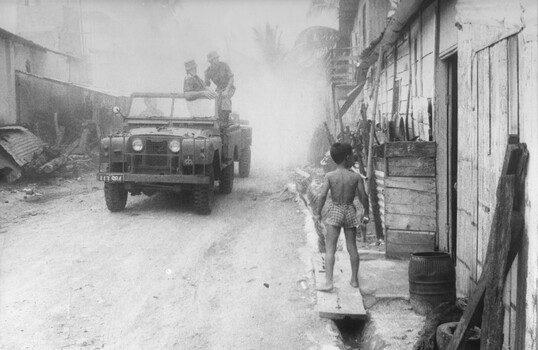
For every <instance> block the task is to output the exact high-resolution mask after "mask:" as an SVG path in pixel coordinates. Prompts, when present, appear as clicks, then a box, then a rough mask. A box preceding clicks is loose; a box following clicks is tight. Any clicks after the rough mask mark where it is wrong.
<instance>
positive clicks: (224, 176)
mask: <svg viewBox="0 0 538 350" xmlns="http://www.w3.org/2000/svg"><path fill="white" fill-rule="evenodd" d="M234 172H235V168H234V162H231V163H230V164H229V165H228V166H227V167H226V168H224V169H222V171H221V173H220V181H219V190H220V193H223V194H230V193H232V189H233V187H234Z"/></svg>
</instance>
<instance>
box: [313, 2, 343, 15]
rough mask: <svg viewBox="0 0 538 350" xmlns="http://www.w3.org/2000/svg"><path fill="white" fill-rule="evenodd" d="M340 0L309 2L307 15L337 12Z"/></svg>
mask: <svg viewBox="0 0 538 350" xmlns="http://www.w3.org/2000/svg"><path fill="white" fill-rule="evenodd" d="M339 3H340V0H310V9H309V10H308V15H309V16H312V15H317V14H320V13H322V12H326V11H338V5H339Z"/></svg>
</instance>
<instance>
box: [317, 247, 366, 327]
mask: <svg viewBox="0 0 538 350" xmlns="http://www.w3.org/2000/svg"><path fill="white" fill-rule="evenodd" d="M324 256H325V255H324V254H319V253H316V254H313V255H312V266H313V268H314V279H315V282H316V286H317V285H318V284H322V283H323V282H324V281H325V269H324V266H323V259H324ZM350 276H351V266H350V265H349V258H348V255H347V253H346V252H337V253H336V263H335V264H334V289H333V291H332V292H331V293H326V292H319V291H316V299H317V305H316V311H317V312H318V313H319V316H320V317H323V318H329V319H332V320H341V319H343V318H345V317H349V318H351V319H356V320H365V319H366V318H367V315H366V310H365V309H364V303H363V301H362V294H361V292H360V290H359V288H353V287H351V286H350V285H349V279H350Z"/></svg>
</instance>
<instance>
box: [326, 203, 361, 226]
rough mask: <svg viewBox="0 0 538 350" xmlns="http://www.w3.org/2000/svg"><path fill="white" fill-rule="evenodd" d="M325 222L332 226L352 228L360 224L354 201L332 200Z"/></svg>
mask: <svg viewBox="0 0 538 350" xmlns="http://www.w3.org/2000/svg"><path fill="white" fill-rule="evenodd" d="M325 223H326V224H328V225H332V226H337V227H343V228H352V227H357V226H359V220H358V219H357V210H356V209H355V206H354V205H353V204H352V203H349V204H341V203H334V202H332V203H331V204H330V205H329V211H328V212H327V217H326V219H325Z"/></svg>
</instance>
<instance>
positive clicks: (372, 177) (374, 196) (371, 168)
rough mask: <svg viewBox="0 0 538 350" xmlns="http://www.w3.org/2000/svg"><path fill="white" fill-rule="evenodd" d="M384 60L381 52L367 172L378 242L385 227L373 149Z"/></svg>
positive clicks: (378, 63)
mask: <svg viewBox="0 0 538 350" xmlns="http://www.w3.org/2000/svg"><path fill="white" fill-rule="evenodd" d="M382 59H383V52H379V57H378V58H377V63H376V67H375V70H376V71H375V83H374V84H375V85H374V89H375V92H374V102H373V104H372V107H373V109H374V111H373V120H372V121H371V122H370V139H369V140H368V141H369V142H368V169H367V170H366V176H367V177H368V193H369V194H370V206H371V207H372V212H373V214H374V224H375V234H376V238H377V239H378V240H380V239H383V237H384V233H383V225H382V223H381V213H380V209H379V201H378V196H377V187H376V179H375V172H374V163H373V153H374V152H373V148H374V137H375V122H376V119H377V97H378V95H379V81H380V78H381V61H382Z"/></svg>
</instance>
